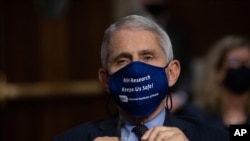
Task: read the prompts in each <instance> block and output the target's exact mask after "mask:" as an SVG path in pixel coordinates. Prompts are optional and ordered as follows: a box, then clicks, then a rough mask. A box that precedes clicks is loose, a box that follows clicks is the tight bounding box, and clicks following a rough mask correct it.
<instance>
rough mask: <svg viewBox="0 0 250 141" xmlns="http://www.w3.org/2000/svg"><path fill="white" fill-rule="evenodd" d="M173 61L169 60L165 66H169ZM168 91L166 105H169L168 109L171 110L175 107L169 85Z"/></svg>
mask: <svg viewBox="0 0 250 141" xmlns="http://www.w3.org/2000/svg"><path fill="white" fill-rule="evenodd" d="M170 62H171V61H169V62H168V64H167V65H166V66H165V67H164V68H167V67H168V65H169V64H170ZM168 90H169V91H168V93H167V99H166V106H167V109H168V110H169V111H171V110H172V107H173V100H172V95H171V90H170V87H168ZM168 99H170V107H169V106H168Z"/></svg>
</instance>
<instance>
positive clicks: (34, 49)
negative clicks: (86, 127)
mask: <svg viewBox="0 0 250 141" xmlns="http://www.w3.org/2000/svg"><path fill="white" fill-rule="evenodd" d="M0 2H1V3H0V14H1V15H0V16H1V19H0V20H1V21H0V22H1V23H0V26H1V27H0V32H1V34H0V55H1V56H0V104H1V105H0V106H1V113H0V120H1V126H0V140H2V141H15V140H19V141H29V140H30V141H31V140H32V141H33V140H36V141H47V140H50V139H51V138H52V136H53V135H55V134H57V133H60V132H62V131H64V130H66V129H68V128H71V127H73V126H75V125H77V124H80V123H82V122H84V121H87V120H92V119H99V118H101V117H107V113H106V111H105V107H104V106H103V105H105V104H106V100H107V95H106V93H105V92H104V90H103V89H102V87H101V86H100V85H99V82H98V80H97V70H98V68H99V67H100V61H99V60H100V59H99V50H100V45H101V41H102V36H103V32H104V30H105V29H106V28H107V27H108V25H109V24H110V23H111V22H113V21H114V20H115V19H117V18H119V17H121V16H124V15H126V14H130V13H133V12H132V11H131V9H133V8H134V7H131V5H133V2H132V1H131V0H130V1H128V3H127V4H126V5H125V4H123V2H122V1H121V0H119V1H118V0H117V1H116V0H113V1H111V0H109V1H103V0H95V1H93V0H84V1H72V0H51V1H46V0H32V1H30V0H23V1H18V0H0ZM64 2H65V3H64ZM249 6H250V1H248V0H169V11H170V14H171V18H172V20H173V21H174V22H175V23H177V24H178V25H179V26H181V27H182V28H183V29H185V31H186V32H187V34H188V35H189V38H190V41H191V51H190V52H191V54H192V58H193V60H195V59H197V58H198V59H199V58H201V57H203V56H204V55H205V54H206V52H207V51H208V49H209V47H210V46H211V45H212V44H213V43H214V42H215V41H216V40H217V39H219V38H220V37H223V36H224V35H227V34H242V35H245V36H248V37H249V36H250V26H249V25H250V18H249V12H248V11H249V9H248V7H249ZM121 7H123V9H120V8H121ZM90 107H91V108H90Z"/></svg>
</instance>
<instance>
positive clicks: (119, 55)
mask: <svg viewBox="0 0 250 141" xmlns="http://www.w3.org/2000/svg"><path fill="white" fill-rule="evenodd" d="M120 58H132V55H131V54H130V53H128V52H122V53H120V54H118V55H116V56H115V57H114V58H113V59H111V62H115V61H117V60H119V59H120Z"/></svg>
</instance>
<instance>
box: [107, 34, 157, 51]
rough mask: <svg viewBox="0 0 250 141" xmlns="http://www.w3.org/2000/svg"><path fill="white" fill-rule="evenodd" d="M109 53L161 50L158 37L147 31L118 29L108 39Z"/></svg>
mask: <svg viewBox="0 0 250 141" xmlns="http://www.w3.org/2000/svg"><path fill="white" fill-rule="evenodd" d="M109 45H110V46H109V51H111V52H112V51H115V50H116V51H118V52H119V51H123V50H128V49H130V50H131V49H134V50H136V49H141V48H143V49H146V48H148V49H161V47H160V42H159V35H158V34H157V33H156V32H153V31H148V30H134V29H119V30H117V31H115V32H114V33H113V35H112V37H111V39H110V44H109Z"/></svg>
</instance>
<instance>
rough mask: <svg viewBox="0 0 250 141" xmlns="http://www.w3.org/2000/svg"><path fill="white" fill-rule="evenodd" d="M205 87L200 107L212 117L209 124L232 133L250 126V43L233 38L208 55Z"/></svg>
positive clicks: (222, 42) (240, 37) (229, 38)
mask: <svg viewBox="0 0 250 141" xmlns="http://www.w3.org/2000/svg"><path fill="white" fill-rule="evenodd" d="M203 74H204V76H203V78H202V80H203V81H202V82H203V84H202V85H201V86H202V87H201V88H200V89H201V90H200V92H199V94H198V95H197V99H196V103H197V104H198V105H199V106H201V107H202V108H204V110H205V111H206V113H207V114H208V116H209V122H208V123H209V124H210V123H212V124H214V125H215V126H219V127H222V128H224V129H228V127H229V126H230V125H231V124H250V41H249V40H248V39H246V38H245V37H242V36H237V35H229V36H226V37H224V38H222V39H221V40H219V41H218V42H217V43H216V44H215V45H214V46H213V47H212V48H211V50H210V52H208V54H207V56H206V58H205V63H204V72H203Z"/></svg>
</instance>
